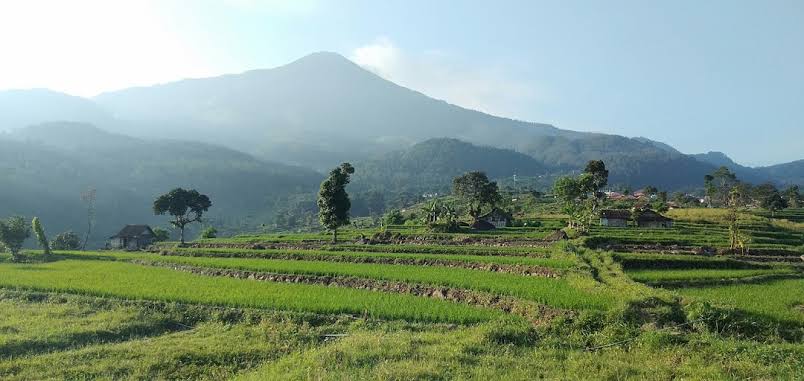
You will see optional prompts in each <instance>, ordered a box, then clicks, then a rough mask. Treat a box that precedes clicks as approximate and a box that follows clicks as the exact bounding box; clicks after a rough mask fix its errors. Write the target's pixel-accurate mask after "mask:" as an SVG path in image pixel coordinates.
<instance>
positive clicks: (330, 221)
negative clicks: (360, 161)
mask: <svg viewBox="0 0 804 381" xmlns="http://www.w3.org/2000/svg"><path fill="white" fill-rule="evenodd" d="M353 173H355V168H354V167H352V165H351V164H349V163H343V164H341V165H340V166H339V167H338V168H335V169H333V170H332V171H330V172H329V177H327V178H326V179H325V180H324V181H323V182H322V183H321V189H320V190H319V191H318V220H319V221H320V222H321V225H323V226H324V227H325V228H327V230H330V231H332V232H333V236H332V240H333V242H337V241H338V228H339V227H341V226H344V225H348V224H349V209H351V207H352V202H351V201H350V200H349V194H348V193H346V185H347V184H349V181H350V176H351V175H352V174H353Z"/></svg>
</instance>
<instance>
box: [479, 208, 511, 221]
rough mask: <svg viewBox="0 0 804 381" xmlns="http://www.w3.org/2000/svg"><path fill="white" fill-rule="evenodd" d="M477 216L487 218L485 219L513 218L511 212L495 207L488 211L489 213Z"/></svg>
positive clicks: (481, 218) (480, 218)
mask: <svg viewBox="0 0 804 381" xmlns="http://www.w3.org/2000/svg"><path fill="white" fill-rule="evenodd" d="M477 218H478V219H479V220H485V219H489V218H505V219H506V220H510V219H511V214H509V213H508V212H506V211H504V210H501V209H498V208H494V209H492V210H491V211H490V212H488V213H486V214H484V215H482V216H479V217H477Z"/></svg>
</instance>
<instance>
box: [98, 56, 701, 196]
mask: <svg viewBox="0 0 804 381" xmlns="http://www.w3.org/2000/svg"><path fill="white" fill-rule="evenodd" d="M95 101H96V102H98V104H100V105H102V106H103V107H104V108H106V109H107V110H109V111H110V112H111V113H112V114H114V115H115V116H116V117H118V118H120V119H122V120H125V121H128V122H129V126H130V130H128V133H131V134H139V135H149V136H163V137H182V138H186V137H188V136H192V138H193V139H198V140H203V141H214V142H219V143H220V144H224V145H227V146H229V147H235V148H237V149H239V150H243V151H246V152H249V153H251V154H254V155H256V156H259V157H264V158H267V159H271V160H277V161H283V162H289V163H295V164H299V165H305V166H311V167H314V168H317V169H319V170H324V169H325V168H328V167H331V166H332V165H334V164H337V163H338V162H340V161H344V160H350V161H361V160H366V159H369V158H373V157H379V156H381V155H382V154H383V153H387V152H392V151H396V150H399V149H404V148H405V147H408V146H410V145H412V144H414V143H416V142H421V141H424V140H427V139H431V138H438V137H444V136H447V137H451V138H456V139H460V140H462V141H466V142H469V143H473V144H478V145H485V146H493V147H497V148H506V149H512V150H515V151H518V152H521V153H524V154H527V155H530V156H532V157H534V158H536V159H537V160H539V161H542V162H544V163H545V164H546V165H547V166H549V167H551V168H558V169H573V170H577V169H579V168H581V167H583V165H585V163H586V162H587V161H588V160H592V159H598V158H603V159H604V160H605V159H610V160H611V161H612V162H618V163H619V162H622V163H625V167H623V168H619V167H616V166H615V167H613V168H611V169H612V172H613V173H619V172H621V171H620V170H621V169H622V170H629V169H631V167H632V165H633V164H632V162H633V161H635V160H636V161H638V162H639V163H641V164H642V165H643V166H644V167H645V171H640V172H638V173H649V172H650V170H651V168H656V167H667V166H670V165H672V164H673V163H675V161H678V160H681V161H685V159H684V156H683V155H682V154H680V153H678V152H669V151H668V150H667V149H666V147H660V146H657V145H656V143H655V142H645V141H640V140H639V139H630V138H626V137H622V136H616V135H606V134H598V133H581V132H575V131H568V130H561V129H558V128H556V127H553V126H551V125H547V124H539V123H529V122H523V121H517V120H512V119H507V118H500V117H496V116H492V115H488V114H484V113H481V112H478V111H473V110H468V109H464V108H461V107H458V106H455V105H451V104H449V103H446V102H444V101H440V100H436V99H432V98H430V97H427V96H426V95H424V94H421V93H418V92H416V91H413V90H410V89H407V88H404V87H401V86H398V85H396V84H394V83H392V82H389V81H387V80H385V79H382V78H380V77H378V76H376V75H375V74H373V73H371V72H369V71H367V70H365V69H363V68H361V67H360V66H358V65H356V64H354V63H352V62H351V61H349V60H347V59H346V58H344V57H342V56H340V55H338V54H335V53H316V54H312V55H309V56H306V57H304V58H301V59H299V60H297V61H295V62H292V63H290V64H288V65H285V66H281V67H278V68H274V69H268V70H254V71H249V72H245V73H242V74H236V75H225V76H220V77H214V78H203V79H190V80H184V81H179V82H173V83H167V84H163V85H158V86H151V87H141V88H133V89H127V90H122V91H116V92H111V93H106V94H101V95H99V96H98V97H96V98H95ZM647 161H649V162H647ZM687 164H689V165H690V166H693V167H695V165H696V164H695V163H693V162H690V163H687ZM694 169H697V168H694ZM632 172H633V171H632ZM635 173H636V172H635ZM680 175H683V173H676V174H674V177H675V178H676V181H674V182H673V183H672V184H670V185H673V186H692V185H693V184H698V183H700V176H698V175H699V173H697V172H695V173H690V175H689V176H687V177H683V176H680ZM623 179H629V180H631V179H634V180H635V181H636V182H637V184H634V185H645V182H644V181H641V180H640V179H639V178H635V177H634V176H623ZM652 182H654V183H655V181H652Z"/></svg>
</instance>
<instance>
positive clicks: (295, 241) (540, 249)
mask: <svg viewBox="0 0 804 381" xmlns="http://www.w3.org/2000/svg"><path fill="white" fill-rule="evenodd" d="M695 224H698V225H695ZM695 226H698V227H695ZM769 226H772V227H771V228H767V227H765V228H762V229H765V230H767V231H765V230H763V232H764V233H763V234H765V235H766V236H767V237H769V239H770V237H772V236H773V237H775V238H773V239H774V240H776V241H775V242H774V243H772V244H771V245H778V247H780V248H783V249H784V250H788V251H790V252H791V253H794V252H795V250H798V249H797V247H798V246H797V245H795V244H793V243H792V241H793V240H794V239H791V240H789V241H787V240H786V239H787V238H784V237H786V236H789V235H790V234H791V233H789V232H788V231H787V230H785V228H783V227H779V226H775V225H769ZM417 229H419V228H418V227H407V226H406V227H399V228H393V229H391V230H392V231H394V232H395V233H399V234H400V235H399V236H396V237H397V238H395V239H399V240H400V241H399V242H393V241H388V242H374V243H373V244H366V243H361V242H365V240H363V238H365V237H370V236H372V235H373V234H374V233H375V232H374V231H370V230H364V231H361V230H349V231H347V232H345V233H344V234H343V235H342V237H345V238H344V241H343V242H341V243H338V244H332V243H331V242H329V237H328V236H326V235H324V234H314V233H309V234H308V233H305V234H287V235H284V234H273V235H245V236H238V237H233V238H222V239H211V240H200V241H196V242H193V243H191V244H190V245H188V246H187V247H178V246H177V245H176V244H175V243H166V244H161V245H158V246H157V247H155V248H154V250H153V252H110V251H100V252H57V253H56V255H54V256H53V257H52V258H49V259H47V260H46V259H45V258H43V257H42V256H41V253H38V252H28V253H27V254H26V255H27V258H28V260H27V261H28V262H27V263H11V262H10V261H9V258H8V256H3V255H0V318H2V320H1V321H0V378H2V379H47V378H70V379H76V378H78V379H92V378H104V379H108V378H135V379H153V378H182V379H187V378H190V379H195V378H206V379H226V378H230V377H235V376H237V377H240V378H243V379H311V378H313V379H329V378H336V379H355V378H367V379H431V378H434V377H436V376H438V377H442V378H443V377H445V378H461V379H489V378H496V379H522V378H530V377H533V376H534V375H536V376H541V377H543V378H548V379H556V378H565V379H566V378H571V379H597V378H615V379H623V378H637V379H655V378H659V379H670V378H673V377H681V378H692V379H696V378H706V379H710V378H714V379H729V378H760V379H763V378H800V377H804V374H802V372H804V371H802V369H804V344H802V341H804V307H802V306H804V283H802V282H804V277H803V276H802V267H801V266H799V265H797V264H796V263H794V262H792V261H784V262H757V261H753V260H750V259H751V258H748V260H747V259H746V258H741V257H737V256H727V257H706V256H701V255H690V254H659V253H654V252H650V250H646V252H640V253H635V252H617V253H610V252H605V251H595V250H591V249H588V248H584V247H583V246H582V245H583V243H584V240H587V241H588V240H589V239H595V238H596V237H598V238H601V237H602V238H606V239H616V240H624V241H623V242H626V241H627V242H647V243H650V244H665V243H668V242H680V239H681V238H679V237H681V236H684V235H685V234H687V233H689V232H690V231H694V230H695V229H699V230H698V231H697V232H694V234H692V236H687V237H686V238H685V239H687V240H688V242H693V243H694V244H695V245H701V244H702V243H704V242H708V243H712V244H719V243H718V242H720V241H719V239H720V238H718V237H717V234H720V232H722V228H720V227H718V226H717V224H715V226H710V224H709V223H708V222H700V223H698V222H684V223H681V224H680V225H679V228H678V229H680V230H679V231H672V230H667V231H664V230H663V231H659V230H658V229H648V230H636V229H629V230H627V231H626V230H616V229H612V230H608V229H599V228H596V229H594V230H593V232H592V236H591V237H583V238H582V239H580V240H577V241H574V242H569V243H567V242H562V243H551V242H545V241H543V240H542V238H543V237H544V236H546V235H547V229H548V228H546V227H544V226H542V227H538V228H512V229H506V230H501V231H499V232H498V234H493V233H483V234H478V235H471V234H464V233H459V234H423V233H422V232H421V231H419V230H417ZM654 230H656V231H654ZM766 233H767V234H766ZM777 233H778V236H774V235H773V234H777ZM796 234H798V233H796ZM400 236H401V237H403V238H401V239H400V238H399V237H400ZM788 238H789V237H788ZM706 240H711V241H706ZM769 244H770V243H769ZM774 247H775V246H774ZM791 256H792V255H791ZM724 327H725V328H724ZM704 354H705V355H704ZM768 358H772V359H774V361H771V362H769V361H768V360H767V359H768ZM86 359H92V360H91V361H87V360H86ZM646 363H650V364H651V365H650V366H645V365H644V364H646Z"/></svg>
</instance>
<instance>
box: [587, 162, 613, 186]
mask: <svg viewBox="0 0 804 381" xmlns="http://www.w3.org/2000/svg"><path fill="white" fill-rule="evenodd" d="M583 172H584V173H588V174H589V175H591V176H592V180H591V181H592V185H593V186H594V188H595V192H600V191H601V190H602V189H603V187H605V186H606V185H607V184H608V183H609V170H608V169H606V164H605V163H603V160H589V162H588V163H586V168H584V170H583Z"/></svg>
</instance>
